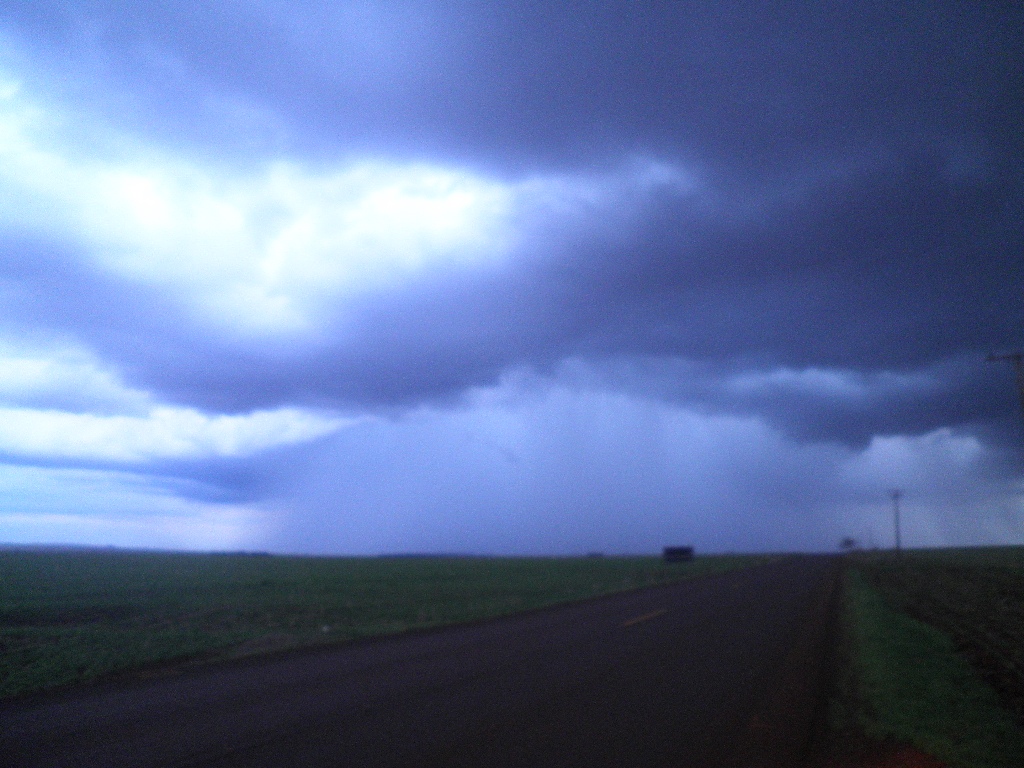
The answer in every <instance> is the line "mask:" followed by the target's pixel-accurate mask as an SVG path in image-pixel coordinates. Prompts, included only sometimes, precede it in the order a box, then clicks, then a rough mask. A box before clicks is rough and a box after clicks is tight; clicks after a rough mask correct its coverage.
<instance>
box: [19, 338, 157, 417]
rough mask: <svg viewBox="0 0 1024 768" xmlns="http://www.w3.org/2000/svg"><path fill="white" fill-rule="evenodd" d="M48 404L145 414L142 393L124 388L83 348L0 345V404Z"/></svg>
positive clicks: (148, 401)
mask: <svg viewBox="0 0 1024 768" xmlns="http://www.w3.org/2000/svg"><path fill="white" fill-rule="evenodd" d="M40 403H46V404H49V405H50V406H51V407H61V408H64V409H68V410H76V408H75V406H77V407H78V408H77V409H78V410H86V409H88V410H91V411H101V412H109V411H115V412H119V413H144V412H145V411H147V410H149V408H151V407H152V402H151V399H150V396H149V394H148V393H147V392H144V391H142V390H139V389H134V388H132V387H127V386H125V385H124V384H123V383H122V382H121V381H120V379H119V377H118V376H117V375H116V374H114V373H113V372H112V371H110V370H108V369H106V368H104V367H103V366H102V365H101V364H100V362H99V361H98V360H97V359H96V358H95V357H94V356H93V355H91V354H89V353H88V352H86V351H85V350H82V349H77V348H72V347H63V348H50V349H30V348H26V347H22V346H16V345H11V344H4V343H0V406H12V405H25V404H32V405H39V404H40Z"/></svg>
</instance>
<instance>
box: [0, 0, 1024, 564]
mask: <svg viewBox="0 0 1024 768" xmlns="http://www.w3.org/2000/svg"><path fill="white" fill-rule="evenodd" d="M1021 22H1022V13H1021V11H1020V10H1019V9H1018V8H1016V7H1015V6H1014V5H1012V4H993V3H985V4H961V3H948V4H929V5H928V6H927V7H926V8H924V7H922V8H914V9H911V8H908V7H903V6H891V5H889V4H871V3H858V4H820V3H772V4H763V3H750V4H728V5H726V4H718V3H706V4H705V3H683V2H641V1H639V0H634V1H632V2H608V3H586V4H579V5H576V4H568V5H556V6H552V5H551V4H544V3H526V2H523V3H509V4H500V7H499V6H496V5H495V4H479V3H451V2H448V3H414V2H407V3H388V4H377V3H368V2H349V3H345V2H342V3H337V2H335V3H323V4H318V3H288V4H285V3H269V2H268V3H251V2H249V3H235V2H216V3H209V4H202V6H201V7H195V5H194V4H191V3H180V4H175V3H161V4H159V6H158V7H157V6H154V7H146V6H138V5H137V4H127V3H116V2H106V3H104V2H77V3H76V2H70V3H69V2H61V3H46V2H42V3H40V2H33V3H15V4H9V5H7V6H5V7H4V8H3V9H2V10H0V97H2V98H0V460H2V461H3V464H0V540H12V541H15V540H16V541H75V542H89V543H116V544H131V545H148V546H184V547H197V548H203V547H248V548H268V549H283V550H289V551H305V552H377V551H385V550H387V551H393V550H433V551H487V552H523V553H532V552H556V553H557V552H576V551H580V550H587V549H603V550H608V551H643V550H651V549H654V548H657V547H659V546H661V544H662V543H664V542H667V541H675V540H680V541H683V540H685V541H692V542H694V543H696V544H697V545H698V546H701V547H705V548H714V549H758V548H769V549H792V548H822V547H831V546H833V545H834V543H835V542H836V541H837V540H838V538H839V537H841V536H844V535H854V536H857V537H859V538H862V539H864V540H868V539H875V540H877V541H878V543H887V542H888V541H889V536H890V531H889V524H888V522H887V518H886V514H887V495H886V494H887V491H888V489H889V488H891V487H895V486H899V487H902V488H904V489H905V491H906V499H907V510H908V527H909V529H910V530H909V532H908V533H909V536H908V538H910V540H911V541H914V540H915V538H916V541H918V542H919V543H922V544H924V543H980V542H985V541H1014V542H1019V541H1021V540H1022V539H1024V508H1022V496H1021V491H1022V489H1021V486H1020V472H1021V470H1020V465H1021V455H1020V452H1019V445H1020V442H1021V439H1020V435H1021V432H1020V428H1019V416H1018V414H1017V412H1016V411H1015V398H1014V392H1013V388H1012V387H1013V378H1012V372H1011V371H1010V369H1009V367H1008V366H1002V365H993V364H991V363H986V362H985V356H986V355H987V354H988V353H990V352H993V351H995V352H1002V351H1009V350H1013V349H1017V348H1019V347H1020V346H1021V345H1022V344H1024V338H1022V337H1024V258H1022V253H1024V248H1022V246H1024V234H1022V225H1021V222H1022V220H1024V217H1022V214H1024V205H1022V203H1024V194H1022V193H1024V172H1022V167H1021V162H1020V158H1021V157H1024V147H1022V142H1024V134H1022V132H1021V131H1020V125H1021V123H1022V117H1024V114H1022V113H1024V89H1022V85H1024V75H1022V66H1024V61H1022V52H1024V51H1022V46H1021V44H1020V42H1019V41H1020V39H1022V35H1021V32H1022V31H1024V30H1022V24H1021Z"/></svg>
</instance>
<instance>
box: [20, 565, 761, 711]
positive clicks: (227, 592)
mask: <svg viewBox="0 0 1024 768" xmlns="http://www.w3.org/2000/svg"><path fill="white" fill-rule="evenodd" d="M768 559H770V558H767V557H764V556H724V555H723V556H708V557H700V558H697V559H696V560H695V561H693V562H692V563H686V564H678V565H665V564H664V563H662V562H661V560H660V559H658V558H653V557H586V558H582V557H581V558H472V557H449V558H445V557H437V558H434V557H429V558H422V557H405V558H328V557H284V556H273V557H270V556H260V555H234V554H176V553H140V552H126V551H103V550H82V551H60V552H58V551H25V550H6V551H0V696H14V695H20V694H25V693H30V692H34V691H39V690H42V689H46V688H53V687H56V686H66V685H72V684H77V683H82V682H85V681H90V680H97V679H101V678H106V677H110V676H112V675H117V674H126V673H130V672H132V671H138V670H143V669H147V668H153V667H159V666H160V665H167V664H170V663H177V662H183V661H190V662H203V661H209V660H215V659H223V658H231V657H237V656H244V655H250V654H257V653H265V652H269V651H277V650H284V649H289V648H298V647H304V646H310V645H318V644H324V643H335V642H343V641H347V640H352V639H355V638H361V637H368V636H373V635H381V634H389V633H396V632H403V631H407V630H411V629H419V628H427V627H432V626H438V625H443V624H454V623H459V622H466V621H474V620H478V619H486V618H491V617H495V616H500V615H504V614H509V613H515V612H517V611H523V610H529V609H532V608H539V607H543V606H546V605H553V604H556V603H561V602H567V601H572V600H579V599H583V598H587V597H592V596H595V595H600V594H605V593H610V592H616V591H621V590H628V589H635V588H639V587H644V586H650V585H654V584H660V583H665V582H669V581H674V580H677V579H682V578H689V577H693V576H698V575H701V574H710V573H719V572H724V571H727V570H730V569H733V568H738V567H745V566H749V565H753V564H756V563H759V562H764V561H766V560H768Z"/></svg>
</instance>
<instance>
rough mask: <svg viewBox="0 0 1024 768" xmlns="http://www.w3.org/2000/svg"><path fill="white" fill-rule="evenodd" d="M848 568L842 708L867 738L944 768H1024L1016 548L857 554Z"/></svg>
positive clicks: (1022, 564)
mask: <svg viewBox="0 0 1024 768" xmlns="http://www.w3.org/2000/svg"><path fill="white" fill-rule="evenodd" d="M852 564H853V565H854V568H853V569H852V570H851V571H850V573H849V574H848V579H847V588H846V604H845V607H844V611H845V621H844V625H845V626H844V631H845V651H846V654H847V655H848V666H849V669H848V670H847V675H846V677H847V679H846V680H845V686H846V694H847V697H846V698H847V702H846V707H847V709H848V710H849V709H853V710H855V713H854V715H853V717H854V719H855V720H856V721H857V723H858V725H859V726H860V727H861V728H862V729H863V731H864V732H865V733H867V734H868V735H869V736H871V737H873V738H876V739H880V738H894V739H897V740H899V741H903V742H908V743H911V744H914V745H915V746H917V747H919V748H920V749H923V750H924V751H926V752H929V753H931V754H933V755H935V756H936V757H938V758H939V759H940V760H942V761H943V762H944V763H945V764H947V765H949V766H963V767H964V768H973V767H979V768H980V767H983V766H1007V767H1009V766H1019V765H1022V764H1024V762H1022V759H1021V755H1024V728H1022V726H1024V707H1022V706H1021V705H1022V702H1024V666H1022V662H1024V656H1022V653H1024V548H1022V547H1002V548H977V549H945V550H916V551H913V552H910V553H905V554H904V556H903V557H902V558H899V559H897V558H895V557H893V556H892V554H891V553H882V554H878V553H875V554H860V555H857V556H855V557H854V558H853V559H852ZM850 702H853V703H852V706H851V703H850ZM849 715H850V713H849V712H847V713H846V717H847V718H849Z"/></svg>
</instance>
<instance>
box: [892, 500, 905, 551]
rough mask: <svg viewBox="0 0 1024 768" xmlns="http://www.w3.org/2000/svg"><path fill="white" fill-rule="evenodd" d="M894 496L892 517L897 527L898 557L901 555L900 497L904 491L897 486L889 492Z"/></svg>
mask: <svg viewBox="0 0 1024 768" xmlns="http://www.w3.org/2000/svg"><path fill="white" fill-rule="evenodd" d="M889 495H890V496H892V519H893V527H894V528H895V529H896V557H899V556H900V552H901V548H900V497H901V496H903V491H901V490H900V489H899V488H895V489H893V490H892V491H890V492H889Z"/></svg>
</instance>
